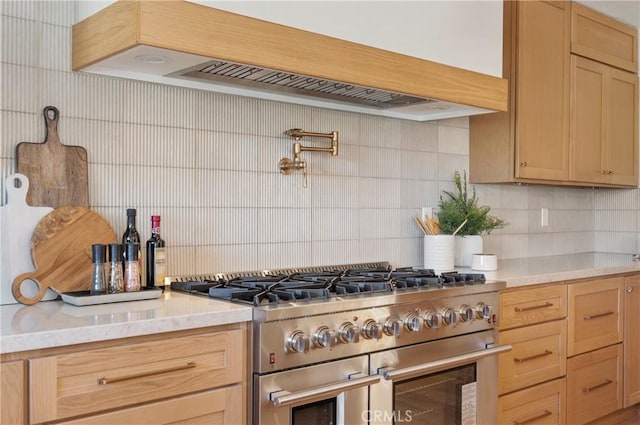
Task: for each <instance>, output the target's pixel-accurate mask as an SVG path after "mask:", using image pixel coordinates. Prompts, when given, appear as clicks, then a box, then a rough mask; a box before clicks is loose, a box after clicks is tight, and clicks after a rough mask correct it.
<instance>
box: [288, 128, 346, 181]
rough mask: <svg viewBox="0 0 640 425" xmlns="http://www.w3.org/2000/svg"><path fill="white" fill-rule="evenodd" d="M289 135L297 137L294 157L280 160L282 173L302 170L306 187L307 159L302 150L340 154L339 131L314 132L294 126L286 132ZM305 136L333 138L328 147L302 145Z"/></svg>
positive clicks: (294, 145)
mask: <svg viewBox="0 0 640 425" xmlns="http://www.w3.org/2000/svg"><path fill="white" fill-rule="evenodd" d="M284 134H286V135H287V136H291V137H293V138H294V139H296V142H295V143H294V144H293V159H289V158H282V159H281V160H280V162H279V166H280V172H281V173H282V174H291V173H292V172H294V171H296V170H302V174H303V175H304V184H303V186H304V187H307V161H306V160H304V159H302V152H304V151H309V152H328V153H330V154H331V155H333V156H338V132H337V131H332V132H331V133H312V132H308V131H304V130H301V129H299V128H292V129H290V130H287V131H285V132H284ZM303 137H324V138H327V139H331V147H328V148H316V147H314V146H302V144H301V143H300V139H301V138H303Z"/></svg>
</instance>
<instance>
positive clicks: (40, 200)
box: [16, 106, 89, 208]
mask: <svg viewBox="0 0 640 425" xmlns="http://www.w3.org/2000/svg"><path fill="white" fill-rule="evenodd" d="M43 114H44V121H45V125H46V128H47V135H46V137H45V140H44V142H43V143H27V142H23V143H19V144H18V147H17V148H16V161H17V163H18V172H19V173H21V174H24V175H26V176H27V177H28V178H29V181H30V182H31V185H30V188H29V192H28V193H27V203H28V204H29V205H32V206H41V207H52V208H58V207H62V206H66V205H74V206H82V207H88V206H89V178H88V171H87V151H86V150H85V148H83V147H81V146H65V145H63V144H62V143H61V142H60V138H59V137H58V118H59V116H60V114H59V112H58V109H57V108H55V107H53V106H47V107H46V108H44V110H43Z"/></svg>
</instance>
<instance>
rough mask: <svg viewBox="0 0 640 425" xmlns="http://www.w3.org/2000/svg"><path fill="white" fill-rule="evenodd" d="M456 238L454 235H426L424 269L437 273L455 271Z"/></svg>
mask: <svg viewBox="0 0 640 425" xmlns="http://www.w3.org/2000/svg"><path fill="white" fill-rule="evenodd" d="M455 255H456V238H455V236H453V235H426V236H425V237H424V267H425V268H426V269H433V270H434V271H435V272H436V273H438V274H439V273H442V272H450V271H453V270H454V259H455Z"/></svg>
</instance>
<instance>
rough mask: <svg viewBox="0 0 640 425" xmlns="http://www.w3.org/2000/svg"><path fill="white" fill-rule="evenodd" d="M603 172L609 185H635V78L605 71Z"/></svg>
mask: <svg viewBox="0 0 640 425" xmlns="http://www.w3.org/2000/svg"><path fill="white" fill-rule="evenodd" d="M607 82H608V87H607V94H608V97H607V104H606V105H607V115H606V116H607V131H606V146H607V169H608V171H609V176H610V183H611V184H615V185H628V186H637V185H638V77H637V75H636V74H631V73H629V72H625V71H621V70H619V69H616V68H609V78H608V80H607Z"/></svg>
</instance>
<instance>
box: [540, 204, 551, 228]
mask: <svg viewBox="0 0 640 425" xmlns="http://www.w3.org/2000/svg"><path fill="white" fill-rule="evenodd" d="M540 226H542V227H549V208H541V209H540Z"/></svg>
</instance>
